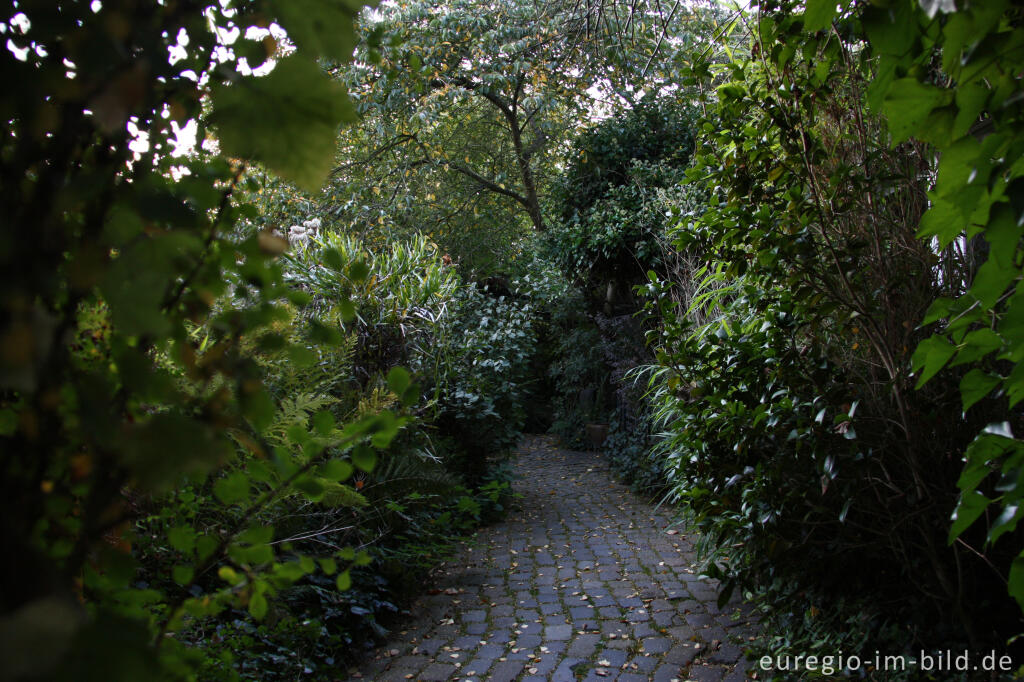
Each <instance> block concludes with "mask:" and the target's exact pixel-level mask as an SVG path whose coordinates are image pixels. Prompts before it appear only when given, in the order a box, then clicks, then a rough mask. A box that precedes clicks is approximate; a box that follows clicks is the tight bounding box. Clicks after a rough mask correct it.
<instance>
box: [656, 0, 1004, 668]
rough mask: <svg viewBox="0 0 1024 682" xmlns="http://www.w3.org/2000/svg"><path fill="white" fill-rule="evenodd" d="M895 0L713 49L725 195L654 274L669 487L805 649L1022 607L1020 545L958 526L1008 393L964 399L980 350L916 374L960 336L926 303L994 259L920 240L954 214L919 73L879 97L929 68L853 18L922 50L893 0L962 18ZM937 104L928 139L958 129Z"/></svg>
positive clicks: (718, 156) (962, 626) (983, 641)
mask: <svg viewBox="0 0 1024 682" xmlns="http://www.w3.org/2000/svg"><path fill="white" fill-rule="evenodd" d="M892 4H893V10H892V11H893V12H895V13H896V14H893V15H890V14H889V10H877V11H876V10H875V9H869V8H868V6H867V5H865V6H863V7H862V6H860V5H854V6H852V10H851V11H850V12H849V13H846V12H845V11H844V12H843V13H841V14H840V15H838V18H837V19H836V24H835V25H832V26H830V25H829V22H828V21H824V22H820V19H821V16H823V14H822V12H823V8H824V9H827V10H828V11H827V12H824V14H825V15H828V16H827V18H828V19H831V18H833V17H834V16H836V15H835V13H834V12H833V11H832V10H833V9H834V5H830V4H829V3H815V5H816V7H815V8H814V11H813V12H812V11H811V10H812V8H811V7H810V5H811V3H808V5H809V6H808V10H807V12H806V14H801V13H800V12H799V10H798V9H797V5H796V4H795V3H788V2H784V3H768V4H767V5H765V6H762V7H761V11H760V13H759V14H758V16H757V18H756V21H757V24H756V26H755V28H756V30H755V31H753V32H752V33H751V36H750V39H751V48H750V49H751V53H750V56H748V57H744V56H742V54H743V53H742V52H737V53H736V55H737V56H736V57H735V58H734V59H733V60H732V62H731V63H729V64H728V65H727V67H725V68H723V69H721V70H718V71H715V67H714V66H713V65H712V64H711V63H707V62H706V63H703V64H700V65H698V67H697V68H696V70H695V73H694V77H695V79H696V78H700V79H705V81H704V82H706V83H708V84H714V85H717V88H716V89H715V90H714V92H715V97H714V98H711V99H709V101H708V105H709V107H710V108H709V112H710V115H709V117H708V119H707V120H706V121H705V122H704V123H703V124H702V129H703V130H704V131H705V132H706V133H707V135H706V137H705V139H703V140H702V141H701V145H700V147H699V149H698V151H697V154H696V164H695V168H694V169H693V170H692V171H691V172H690V173H689V174H688V177H689V179H690V181H691V182H694V183H699V184H701V185H703V186H704V187H705V188H706V190H705V191H707V192H708V196H709V200H708V202H707V205H706V206H705V207H703V208H701V209H698V210H695V211H692V212H689V213H688V214H686V215H684V216H683V217H682V219H681V220H680V221H679V224H678V226H677V228H676V229H675V230H674V233H673V244H674V249H675V251H676V252H677V253H678V254H679V256H678V258H677V259H676V263H677V267H678V269H677V270H676V272H675V273H674V274H673V276H672V278H671V282H670V283H669V282H666V281H665V280H664V279H663V278H659V277H658V276H657V274H656V273H652V274H651V282H650V284H649V285H648V286H647V290H648V291H649V292H650V293H651V295H652V296H653V298H654V299H655V300H656V301H657V303H656V307H657V311H658V315H659V317H660V319H661V321H662V325H663V326H662V328H661V329H658V330H656V331H655V332H654V333H652V335H651V340H652V345H653V347H654V348H655V349H656V351H657V363H656V365H657V369H656V370H654V371H653V372H652V374H651V377H650V380H651V386H652V388H653V389H654V393H653V395H654V397H655V399H656V405H655V407H656V412H655V416H656V419H657V423H658V424H659V427H660V428H659V431H661V432H662V433H663V438H662V440H661V442H660V444H659V445H658V446H657V448H656V451H655V452H656V455H657V456H658V457H660V458H661V459H662V461H663V462H664V466H665V468H666V471H667V473H668V477H669V479H670V481H671V484H672V487H671V493H672V495H673V497H674V498H675V499H676V500H678V501H679V502H681V503H682V504H683V506H684V508H685V509H686V512H687V513H688V514H690V515H692V518H693V520H694V523H695V524H696V525H697V526H698V527H699V528H700V529H701V531H702V545H701V546H702V549H703V550H704V551H705V552H706V557H707V562H708V563H707V570H708V572H709V573H711V574H712V575H714V576H716V577H719V578H721V579H722V580H723V583H724V585H725V593H724V594H723V596H727V595H728V593H729V591H730V590H731V589H732V588H733V587H740V588H743V589H744V590H746V591H748V592H749V593H751V594H754V595H755V596H756V597H757V599H759V600H760V602H761V603H762V604H763V605H764V606H765V610H766V612H768V613H770V614H772V615H771V616H770V618H769V623H770V624H772V625H775V626H777V627H778V628H780V629H778V630H774V631H771V632H770V633H769V637H771V638H772V640H771V641H773V642H774V643H775V644H779V643H784V644H785V645H786V646H792V647H794V649H795V650H800V651H801V652H802V653H805V654H806V653H810V652H812V651H815V650H817V651H820V652H823V653H827V652H828V651H829V649H828V647H829V646H833V644H835V643H839V644H841V645H843V648H847V647H861V648H865V647H866V648H868V649H870V648H881V649H886V648H888V649H892V650H900V648H901V647H904V646H912V647H917V648H923V649H931V648H943V647H946V646H962V645H963V644H964V643H966V642H970V643H971V644H972V645H973V646H975V647H980V646H988V645H993V646H1001V645H1002V644H1003V643H1004V642H1005V641H1006V639H1007V638H1008V636H1009V635H1011V634H1013V631H1014V628H1016V627H1018V626H1017V625H1016V624H1015V621H1016V616H1017V614H1015V613H1014V612H1013V609H1012V608H1009V607H1010V606H1011V605H1010V604H1009V603H1008V602H1007V600H1004V599H1001V598H1000V594H999V592H1000V587H999V583H1000V581H999V580H993V578H994V577H995V576H997V575H1001V576H1005V575H1006V572H1007V570H1008V569H1009V567H1010V565H1011V559H1012V554H1011V553H1010V552H1009V551H1008V550H1007V549H1006V548H1002V549H1000V548H999V547H998V546H997V547H995V548H992V549H989V550H988V551H987V552H986V554H985V555H984V556H982V554H981V552H980V551H977V548H979V547H981V546H982V545H983V543H984V539H983V538H980V537H979V536H977V535H971V536H970V537H969V538H963V539H965V540H966V541H965V542H963V543H951V542H950V538H949V537H948V535H949V534H948V530H949V518H950V515H951V514H952V512H953V510H954V507H955V506H956V502H957V500H956V493H955V491H956V482H957V479H958V477H959V476H960V473H961V472H960V470H961V466H962V455H963V452H964V450H965V449H966V448H967V446H968V445H969V443H970V442H971V439H972V438H973V437H974V434H975V433H977V431H978V430H979V429H981V428H983V427H984V425H985V424H986V423H988V422H990V421H999V420H1001V419H1010V420H1011V421H1015V420H1016V417H1012V416H1010V415H1008V414H1007V412H1006V409H1005V404H1002V405H1000V404H998V403H996V402H994V401H991V402H987V403H979V404H978V405H977V406H976V407H975V408H974V409H972V410H970V411H968V412H967V413H966V414H964V407H965V405H969V403H964V402H962V401H961V399H960V396H959V395H958V391H957V385H958V384H959V383H960V382H961V381H962V380H965V378H966V377H967V375H968V371H967V368H966V367H961V368H957V369H949V370H947V371H946V374H945V376H941V377H936V378H935V379H932V381H931V382H929V383H928V384H927V385H926V386H925V387H924V388H923V389H920V390H916V391H915V385H916V384H920V383H923V382H921V381H919V379H920V378H921V377H922V373H921V370H924V371H923V378H924V379H927V378H928V377H929V376H931V375H932V374H934V372H935V371H937V370H938V368H939V367H941V366H943V365H945V364H946V362H947V361H948V360H949V359H950V358H951V357H952V354H950V353H946V352H945V351H944V350H943V348H944V347H943V346H942V345H941V344H942V342H937V341H934V340H933V341H931V342H929V343H927V344H925V345H924V347H923V348H924V350H923V351H922V350H919V351H918V354H917V355H916V356H915V357H914V358H913V359H912V358H911V354H912V352H913V350H914V348H915V347H917V346H918V344H919V343H920V342H921V341H922V340H923V339H925V338H926V337H927V336H928V334H929V333H930V330H929V329H928V328H927V326H926V325H928V324H930V323H931V322H932V321H934V319H935V318H936V315H931V316H929V317H926V310H928V309H929V307H930V306H932V304H933V301H935V300H936V299H939V300H945V298H950V297H955V296H959V295H960V294H961V293H962V292H963V291H964V290H965V288H966V287H968V286H970V284H969V283H970V282H971V281H972V278H974V277H975V276H976V272H977V271H976V270H975V268H976V265H977V261H976V260H975V259H972V258H970V257H966V256H965V252H964V250H962V249H960V248H953V247H951V246H947V243H948V242H945V241H944V242H942V243H940V244H938V245H937V246H932V245H930V244H928V243H927V242H924V241H922V240H920V239H918V238H917V231H918V227H919V224H920V225H921V226H922V227H925V228H927V226H928V225H930V224H932V223H931V221H930V220H929V221H925V222H924V223H922V222H921V221H922V219H923V216H924V215H925V212H926V211H927V210H928V209H929V203H928V195H927V194H926V191H927V190H928V187H929V183H930V182H931V179H932V176H931V172H932V170H933V168H932V165H931V164H932V162H933V158H934V157H933V156H932V151H931V150H930V149H929V148H928V147H927V146H926V145H925V144H923V143H921V142H919V141H913V140H911V141H905V140H906V137H907V134H908V131H909V130H911V129H913V128H916V127H917V126H916V125H914V124H913V123H912V121H911V119H913V122H917V121H923V120H924V118H923V117H922V118H921V119H916V118H914V117H913V116H912V115H910V114H908V113H907V111H900V110H899V109H900V107H899V106H898V105H897V101H898V100H899V98H900V97H901V92H902V91H899V92H897V91H894V93H895V94H893V93H890V95H889V97H890V98H892V99H891V100H890V99H886V100H885V105H884V107H882V108H883V109H884V110H885V113H886V116H885V117H882V116H879V115H878V104H879V103H880V102H881V99H880V98H876V97H875V95H874V94H873V93H877V92H879V88H888V87H889V86H890V84H895V83H896V82H897V81H894V80H888V79H889V78H890V77H895V74H896V73H897V72H898V73H899V74H900V75H902V74H903V73H907V72H906V71H903V69H905V68H907V66H906V65H905V64H904V65H901V66H896V67H895V69H896V71H882V72H878V71H876V70H875V69H876V68H878V65H879V62H876V61H874V58H875V57H876V56H878V53H875V52H872V50H871V49H867V48H865V47H864V44H863V43H860V42H858V38H849V36H860V35H862V34H860V33H859V31H861V30H862V28H863V26H868V27H869V28H868V37H870V38H872V39H874V38H873V37H872V32H874V31H878V32H879V33H878V34H877V35H878V36H879V37H882V38H883V40H895V41H897V42H899V43H900V45H901V46H902V47H901V50H902V49H903V48H905V47H906V46H907V44H905V43H903V42H902V41H903V38H902V37H900V36H903V35H904V34H903V32H902V29H900V28H898V26H899V25H901V24H899V22H897V21H896V20H895V19H892V17H893V16H897V15H898V16H900V17H903V18H905V19H908V20H909V19H910V15H911V14H912V15H913V16H914V17H916V18H915V19H914V21H917V20H920V21H921V22H922V25H924V24H927V25H929V26H933V25H934V26H937V25H939V24H940V23H941V22H938V23H937V24H932V23H929V22H930V19H929V20H926V19H925V18H924V16H925V15H924V14H923V13H922V12H921V11H920V10H918V9H917V7H916V5H915V3H910V2H907V3H899V2H898V3H892ZM999 11H1001V10H995V14H998V13H999ZM861 12H862V13H861ZM901 13H902V14H901ZM908 13H909V14H908ZM971 16H974V15H971ZM986 16H989V17H990V18H991V17H992V16H995V15H986ZM961 19H964V18H963V17H960V18H958V19H955V20H954V18H952V17H951V18H950V21H951V22H953V23H954V24H956V23H957V22H959V21H960V20H961ZM975 19H977V17H975ZM862 20H863V21H864V24H861V23H860V22H861V21H862ZM964 20H966V19H964ZM816 22H820V23H816ZM894 22H895V23H894ZM997 23H998V20H997ZM808 24H810V25H816V26H817V27H818V28H821V29H825V28H827V29H829V30H824V31H821V32H818V33H814V32H808V31H807V26H808ZM876 24H878V25H876ZM958 25H959V24H958ZM991 25H992V26H994V25H995V24H991ZM1000 25H1001V26H1004V28H1005V25H1004V24H1000ZM833 29H834V30H833ZM929 30H931V29H929ZM1003 30H1004V29H1000V31H1003ZM1006 30H1008V29H1006ZM1006 37H1007V36H1004V38H1006ZM915 45H916V44H915ZM877 47H878V49H880V50H881V51H882V54H883V55H888V54H889V53H888V49H889V48H888V47H886V45H884V44H879V45H878V46H877ZM929 54H930V53H929ZM890 56H891V55H890ZM929 59H930V57H929V58H928V59H925V60H923V61H924V62H925V63H929ZM919 66H920V65H919ZM887 68H892V67H887ZM914 73H915V74H917V75H918V76H922V77H923V75H924V74H926V73H928V70H927V69H921V70H920V71H915V72H914ZM935 75H936V74H934V73H933V74H932V76H935ZM907 78H908V79H913V80H915V81H917V76H907ZM943 78H944V77H943ZM716 79H717V80H716ZM904 85H905V86H906V87H907V88H911V86H912V85H913V84H911V83H909V82H905V83H904ZM918 85H919V86H921V83H920V82H918ZM923 87H924V88H925V89H928V87H930V86H923ZM896 90H898V88H897V89H896ZM709 92H710V90H709ZM865 93H867V94H865ZM950 101H951V100H950ZM868 104H872V105H873V106H874V107H875V110H874V111H872V110H871V109H869V108H868ZM907 106H908V107H911V108H912V106H913V105H911V104H909V103H907ZM929 111H931V109H929ZM977 113H978V112H977V111H975V112H974V113H973V114H970V117H971V118H973V117H974V116H975V115H976V114H977ZM932 114H933V115H935V116H945V113H940V112H939V111H938V110H936V111H935V112H932ZM950 115H951V114H950ZM929 120H931V119H929ZM936 125H937V123H936V122H935V121H932V123H931V124H929V125H922V126H921V127H920V130H921V137H922V139H925V140H932V139H934V138H935V137H942V135H944V134H945V133H943V132H941V130H943V129H940V128H936V127H935V126H936ZM929 126H931V127H929ZM945 130H947V131H948V129H945ZM894 140H895V142H896V143H894ZM941 176H942V171H941V166H940V183H941V182H942V180H941ZM934 210H935V209H934V206H933V207H932V211H934ZM951 219H952V218H951ZM956 224H957V225H958V226H960V227H962V226H963V225H964V223H962V222H957V223H956ZM928 229H930V228H928ZM958 229H959V228H958ZM929 233H931V232H929ZM958 234H959V232H958ZM969 234H970V232H968V235H969ZM967 245H968V242H967V241H966V240H964V241H962V242H961V246H963V247H966V246H967ZM990 269H991V268H990ZM676 283H678V286H676ZM940 297H943V298H940ZM933 312H935V310H934V309H933ZM922 321H923V324H924V325H925V326H924V327H922V326H921V325H922ZM980 327H981V325H979V328H976V329H974V330H973V331H970V332H969V329H970V328H969V327H966V328H964V329H963V330H962V332H963V333H962V334H958V335H957V336H956V338H957V339H958V343H960V344H961V346H962V350H961V349H959V348H958V350H957V352H963V353H964V355H963V356H962V357H961V358H960V359H961V360H962V361H963V362H962V364H968V363H970V362H974V361H976V360H978V359H979V358H980V357H983V356H984V355H985V353H987V352H989V351H986V350H985V349H984V348H982V346H984V344H983V343H981V341H980V340H981V339H982V338H983V337H987V336H988V332H987V330H986V329H981V328H980ZM984 327H986V328H987V327H988V324H986V325H984ZM968 332H969V333H970V334H971V336H970V338H968V336H967V334H968ZM975 341H977V342H978V343H975ZM979 344H980V345H979ZM993 349H994V347H993ZM933 350H935V351H936V353H937V355H935V356H934V357H933V355H932V351H933ZM946 350H948V349H946ZM915 372H918V376H917V377H915V376H914V374H915ZM974 376H975V378H977V374H975V375H974ZM988 383H990V382H988ZM994 385H995V384H992V386H993V387H994ZM918 388H919V387H918ZM984 393H985V392H984V391H983V392H981V393H980V394H979V395H984ZM997 459H998V458H997ZM1007 461H1009V460H1007ZM989 466H991V465H989ZM979 473H981V471H979ZM978 480H979V481H980V480H981V479H978ZM965 499H966V498H965ZM986 499H987V498H986ZM985 504H987V503H985ZM961 525H963V524H958V528H957V529H958V530H959V526H961ZM1006 527H1007V529H1009V528H1012V527H1013V522H1011V523H1009V524H1007V526H1006ZM837 605H841V606H842V607H844V608H845V609H846V610H845V611H839V610H836V609H837ZM826 611H828V612H829V613H828V615H826V616H821V615H820V614H822V613H823V612H826ZM833 628H835V629H833ZM839 628H849V629H847V630H841V629H839ZM800 647H804V648H803V649H800ZM821 647H824V648H821Z"/></svg>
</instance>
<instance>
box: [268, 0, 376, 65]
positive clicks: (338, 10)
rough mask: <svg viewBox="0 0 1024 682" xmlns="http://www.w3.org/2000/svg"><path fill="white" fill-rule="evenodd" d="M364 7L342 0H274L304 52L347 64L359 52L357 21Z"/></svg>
mask: <svg viewBox="0 0 1024 682" xmlns="http://www.w3.org/2000/svg"><path fill="white" fill-rule="evenodd" d="M360 5H361V3H354V2H353V3H350V2H339V1H338V0H274V2H273V3H272V4H271V7H272V8H273V11H274V13H275V14H276V15H277V18H278V21H279V23H280V24H281V26H283V27H284V29H285V31H287V32H288V37H289V38H291V39H292V40H293V41H294V42H295V44H296V45H297V46H298V47H299V49H300V50H302V51H304V52H306V53H307V54H317V55H320V56H323V57H330V58H332V59H335V60H338V61H342V62H345V61H349V60H350V59H351V58H352V51H353V50H354V49H355V45H356V35H355V28H354V26H353V21H354V19H355V17H356V15H357V14H358V12H359V7H360Z"/></svg>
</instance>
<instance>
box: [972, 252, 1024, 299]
mask: <svg viewBox="0 0 1024 682" xmlns="http://www.w3.org/2000/svg"><path fill="white" fill-rule="evenodd" d="M1019 274H1020V272H1019V271H1018V270H1017V268H1014V267H1004V266H1003V265H1002V260H1001V259H999V258H989V259H988V260H986V261H985V262H984V263H982V265H981V267H980V268H978V273H977V274H976V275H975V276H974V281H973V282H972V283H971V288H970V290H969V293H970V295H971V296H974V297H975V298H976V299H978V300H979V301H980V302H981V305H982V306H983V307H985V308H991V307H993V306H994V305H995V304H996V301H998V300H999V298H1000V297H1001V296H1002V295H1003V294H1004V293H1006V290H1007V289H1008V288H1009V286H1010V284H1012V283H1013V281H1014V279H1016V278H1017V276H1018V275H1019Z"/></svg>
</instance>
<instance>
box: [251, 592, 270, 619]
mask: <svg viewBox="0 0 1024 682" xmlns="http://www.w3.org/2000/svg"><path fill="white" fill-rule="evenodd" d="M249 615H251V616H252V617H253V618H255V619H256V620H263V617H264V616H266V615H267V598H266V597H264V596H263V595H262V594H261V593H259V592H256V593H254V594H253V595H252V596H251V597H250V598H249Z"/></svg>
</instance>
